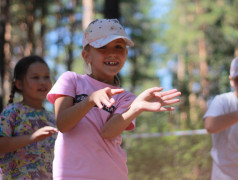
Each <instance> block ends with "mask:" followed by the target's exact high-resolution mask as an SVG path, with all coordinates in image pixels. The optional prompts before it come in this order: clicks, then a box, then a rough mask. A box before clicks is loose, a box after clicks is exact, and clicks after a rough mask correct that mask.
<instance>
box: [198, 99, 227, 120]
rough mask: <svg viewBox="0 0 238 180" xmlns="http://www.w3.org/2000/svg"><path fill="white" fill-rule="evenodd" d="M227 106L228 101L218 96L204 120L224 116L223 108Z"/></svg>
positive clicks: (209, 107)
mask: <svg viewBox="0 0 238 180" xmlns="http://www.w3.org/2000/svg"><path fill="white" fill-rule="evenodd" d="M225 104H226V100H225V99H224V98H223V97H222V96H221V95H217V96H215V98H214V99H213V101H212V102H211V104H210V105H209V106H208V110H207V112H206V113H205V115H204V116H203V119H205V118H206V117H208V116H213V117H216V116H220V115H222V114H224V109H223V106H224V105H225Z"/></svg>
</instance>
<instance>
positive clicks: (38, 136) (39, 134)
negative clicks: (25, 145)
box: [30, 126, 58, 142]
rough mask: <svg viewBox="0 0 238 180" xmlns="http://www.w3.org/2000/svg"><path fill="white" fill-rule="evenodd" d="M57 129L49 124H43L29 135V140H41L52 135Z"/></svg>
mask: <svg viewBox="0 0 238 180" xmlns="http://www.w3.org/2000/svg"><path fill="white" fill-rule="evenodd" d="M57 132H58V130H57V129H56V128H54V127H51V126H45V127H43V128H40V129H38V130H36V131H35V132H34V133H33V134H32V135H31V136H30V141H31V142H37V141H41V140H43V139H45V138H47V137H49V136H52V135H53V134H54V133H57Z"/></svg>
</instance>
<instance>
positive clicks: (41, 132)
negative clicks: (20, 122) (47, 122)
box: [0, 126, 58, 153]
mask: <svg viewBox="0 0 238 180" xmlns="http://www.w3.org/2000/svg"><path fill="white" fill-rule="evenodd" d="M56 132H58V131H57V129H56V128H54V127H50V126H45V127H43V128H40V129H38V130H37V131H35V132H34V133H33V134H30V135H24V136H16V137H10V136H1V137H0V153H7V152H12V151H15V150H17V149H19V148H23V147H24V146H26V145H28V144H31V143H34V142H37V141H41V140H43V139H45V138H47V137H49V136H51V135H53V134H54V133H56Z"/></svg>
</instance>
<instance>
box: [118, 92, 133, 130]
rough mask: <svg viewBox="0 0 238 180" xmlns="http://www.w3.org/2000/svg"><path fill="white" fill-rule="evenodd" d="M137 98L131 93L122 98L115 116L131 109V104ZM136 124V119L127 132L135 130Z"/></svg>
mask: <svg viewBox="0 0 238 180" xmlns="http://www.w3.org/2000/svg"><path fill="white" fill-rule="evenodd" d="M135 98H136V96H135V95H134V94H132V93H130V92H127V93H126V95H125V96H123V98H121V100H120V102H119V103H118V105H117V108H116V110H115V112H114V113H115V114H122V113H124V112H126V111H127V110H128V109H129V108H130V105H131V103H132V102H133V101H134V99H135ZM135 123H136V119H134V120H133V121H132V122H131V124H130V125H129V126H128V127H127V128H126V130H127V131H130V130H133V129H135Z"/></svg>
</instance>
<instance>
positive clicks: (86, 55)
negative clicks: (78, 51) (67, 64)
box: [82, 50, 90, 64]
mask: <svg viewBox="0 0 238 180" xmlns="http://www.w3.org/2000/svg"><path fill="white" fill-rule="evenodd" d="M82 57H83V59H84V61H85V63H86V64H89V63H90V54H89V52H88V51H87V50H83V51H82Z"/></svg>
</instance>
